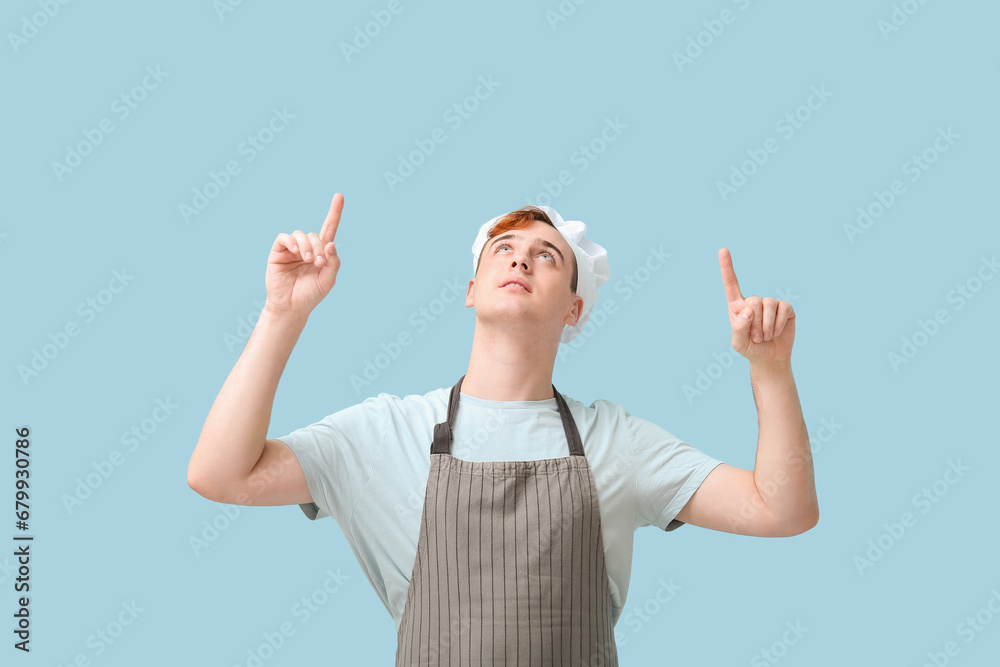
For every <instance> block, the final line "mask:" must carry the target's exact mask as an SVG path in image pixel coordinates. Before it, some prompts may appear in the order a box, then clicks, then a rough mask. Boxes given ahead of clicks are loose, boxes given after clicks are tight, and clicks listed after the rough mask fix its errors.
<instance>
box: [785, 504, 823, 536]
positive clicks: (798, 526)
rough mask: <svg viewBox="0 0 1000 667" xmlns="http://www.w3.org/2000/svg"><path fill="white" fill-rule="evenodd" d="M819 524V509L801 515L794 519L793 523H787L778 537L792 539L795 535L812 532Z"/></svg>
mask: <svg viewBox="0 0 1000 667" xmlns="http://www.w3.org/2000/svg"><path fill="white" fill-rule="evenodd" d="M818 523H819V508H818V507H817V508H815V509H813V510H812V511H811V512H809V513H806V514H803V515H802V516H801V517H799V518H797V519H795V520H794V521H788V522H786V523H785V525H784V531H782V532H783V534H782V535H780V537H794V536H796V535H801V534H802V533H805V532H806V531H809V530H812V529H813V528H815V527H816V524H818Z"/></svg>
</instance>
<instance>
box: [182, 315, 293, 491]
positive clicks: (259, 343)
mask: <svg viewBox="0 0 1000 667" xmlns="http://www.w3.org/2000/svg"><path fill="white" fill-rule="evenodd" d="M307 317H308V316H305V315H302V316H290V315H284V316H281V315H274V314H273V313H272V312H271V311H270V309H268V308H267V307H265V308H264V310H263V311H262V312H261V314H260V318H259V319H258V320H257V324H256V326H255V327H254V330H253V332H252V333H251V334H250V339H249V340H248V341H247V343H246V346H245V347H244V348H243V352H242V354H240V357H239V359H237V361H236V365H235V366H234V367H233V370H232V372H230V374H229V377H228V378H227V379H226V382H225V384H223V386H222V390H221V391H219V395H218V397H217V398H216V399H215V403H213V404H212V408H211V409H210V410H209V412H208V416H207V417H206V419H205V425H204V426H203V427H202V431H201V436H200V437H199V438H198V443H197V445H196V446H195V449H194V453H193V454H192V455H191V461H190V463H189V464H188V479H189V483H190V482H191V481H196V483H198V484H199V486H200V487H201V488H203V489H205V490H206V491H207V490H209V489H218V488H225V487H226V486H227V485H229V484H232V483H235V482H238V481H240V480H243V479H245V478H246V477H247V475H249V474H250V471H251V470H252V469H253V467H254V465H255V464H256V463H257V460H258V459H260V456H261V453H262V452H263V449H264V440H265V439H266V437H267V428H268V425H269V424H270V422H271V408H272V406H273V403H274V396H275V393H276V392H277V389H278V381H279V380H280V379H281V374H282V372H283V371H284V370H285V364H286V363H287V362H288V358H289V356H290V355H291V353H292V348H294V347H295V343H296V341H297V340H298V338H299V335H300V334H301V333H302V330H303V328H305V324H306V320H307Z"/></svg>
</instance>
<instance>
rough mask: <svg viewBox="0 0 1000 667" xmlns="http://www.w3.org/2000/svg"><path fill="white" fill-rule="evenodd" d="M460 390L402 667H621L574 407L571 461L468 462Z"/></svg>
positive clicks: (441, 453)
mask: <svg viewBox="0 0 1000 667" xmlns="http://www.w3.org/2000/svg"><path fill="white" fill-rule="evenodd" d="M463 379H464V376H463ZM461 382H462V380H459V381H458V384H456V385H455V387H454V388H453V389H452V395H451V400H450V401H449V418H448V421H447V422H444V423H442V424H438V425H437V426H436V427H435V438H434V442H433V443H432V448H431V452H432V453H431V457H430V458H431V461H430V472H429V475H428V478H427V489H426V492H425V495H424V507H423V512H422V515H421V524H420V537H419V539H418V542H417V553H416V559H415V561H414V565H413V573H412V576H411V578H410V586H409V589H408V591H407V596H406V605H405V607H404V609H403V617H402V619H401V622H400V626H399V633H398V637H397V640H398V646H397V652H396V665H397V666H402V665H435V666H440V665H454V666H458V665H609V666H610V665H617V664H618V655H617V649H616V646H615V643H614V634H613V627H612V624H611V590H610V585H609V582H608V573H607V567H606V563H605V560H604V546H603V542H602V537H601V518H600V510H599V506H598V497H597V488H596V486H595V484H594V477H593V474H592V473H591V470H590V466H589V464H588V463H587V459H586V457H585V456H584V455H583V446H582V442H581V441H580V436H579V433H578V431H577V429H576V425H575V423H573V420H572V416H571V415H570V414H569V409H568V407H567V406H566V404H565V400H564V399H563V398H562V396H561V395H560V394H559V393H558V392H555V396H556V399H557V403H558V405H559V411H560V414H561V416H562V418H563V424H564V426H565V427H566V433H567V438H568V440H569V449H570V452H571V454H570V456H567V457H564V458H556V459H543V460H537V461H489V462H473V461H465V460H462V459H456V458H454V457H453V456H451V454H450V447H451V427H452V426H453V424H454V418H455V414H456V412H457V402H458V396H457V394H458V390H459V388H460V387H461ZM553 390H555V387H553ZM442 426H443V427H444V428H438V427H442Z"/></svg>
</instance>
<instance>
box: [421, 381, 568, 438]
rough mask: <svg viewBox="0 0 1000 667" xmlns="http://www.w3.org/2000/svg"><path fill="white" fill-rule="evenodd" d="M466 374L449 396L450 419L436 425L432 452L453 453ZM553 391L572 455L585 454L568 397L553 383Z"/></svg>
mask: <svg viewBox="0 0 1000 667" xmlns="http://www.w3.org/2000/svg"><path fill="white" fill-rule="evenodd" d="M464 379H465V375H463V376H462V377H460V378H459V379H458V382H456V383H455V386H454V387H452V388H451V394H450V395H449V396H448V419H447V420H446V421H443V422H441V423H440V424H435V425H434V441H433V442H432V443H431V454H451V439H452V431H451V429H452V426H453V425H454V424H455V417H456V416H457V415H458V401H459V396H458V394H459V392H460V391H461V389H462V380H464ZM552 393H553V394H555V399H556V405H557V406H558V408H559V417H560V418H561V419H562V425H563V431H565V433H566V441H567V442H568V443H569V455H570V456H584V453H583V440H582V439H581V438H580V431H579V430H578V429H577V428H576V421H575V420H574V419H573V415H572V414H570V411H569V406H568V405H566V399H564V398H563V397H562V394H560V393H559V391H558V390H556V386H555V385H552Z"/></svg>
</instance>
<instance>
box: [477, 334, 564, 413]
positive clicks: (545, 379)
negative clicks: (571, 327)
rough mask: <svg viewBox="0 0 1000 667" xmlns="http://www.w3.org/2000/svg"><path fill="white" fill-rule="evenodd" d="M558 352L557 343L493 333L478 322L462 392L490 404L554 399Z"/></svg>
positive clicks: (516, 335)
mask: <svg viewBox="0 0 1000 667" xmlns="http://www.w3.org/2000/svg"><path fill="white" fill-rule="evenodd" d="M526 340H527V342H526ZM558 350H559V344H558V342H555V344H553V343H552V342H551V341H547V340H545V339H544V338H543V337H540V336H538V337H536V336H532V337H526V336H524V335H523V334H513V335H512V334H510V333H509V332H507V333H504V332H496V331H491V330H488V329H485V328H483V327H481V326H479V324H478V323H477V325H476V331H475V334H474V335H473V338H472V355H471V357H470V358H469V370H468V372H467V373H466V375H465V379H464V380H463V381H462V393H463V394H467V395H469V396H474V397H475V398H481V399H483V400H487V401H543V400H545V399H548V398H554V394H553V393H552V368H553V366H554V365H555V360H556V352H558Z"/></svg>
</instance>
